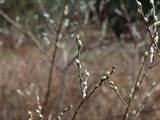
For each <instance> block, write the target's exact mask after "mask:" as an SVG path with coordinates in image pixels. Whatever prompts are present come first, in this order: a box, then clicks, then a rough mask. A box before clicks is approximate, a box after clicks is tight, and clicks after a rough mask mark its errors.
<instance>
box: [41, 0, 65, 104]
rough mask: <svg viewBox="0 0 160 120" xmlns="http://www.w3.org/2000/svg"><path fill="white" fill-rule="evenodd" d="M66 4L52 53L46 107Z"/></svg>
mask: <svg viewBox="0 0 160 120" xmlns="http://www.w3.org/2000/svg"><path fill="white" fill-rule="evenodd" d="M66 4H67V0H65V1H64V6H63V13H62V17H61V18H60V23H59V27H58V30H57V34H56V40H55V45H54V50H53V53H52V58H51V65H50V68H49V75H48V80H47V81H48V83H47V91H46V94H45V100H44V103H43V105H44V107H47V104H48V100H49V97H50V90H51V84H52V78H53V71H54V66H55V60H56V56H57V50H58V46H57V43H58V41H59V39H60V37H59V35H60V33H61V31H62V27H63V21H64V17H65V14H64V10H65V6H66Z"/></svg>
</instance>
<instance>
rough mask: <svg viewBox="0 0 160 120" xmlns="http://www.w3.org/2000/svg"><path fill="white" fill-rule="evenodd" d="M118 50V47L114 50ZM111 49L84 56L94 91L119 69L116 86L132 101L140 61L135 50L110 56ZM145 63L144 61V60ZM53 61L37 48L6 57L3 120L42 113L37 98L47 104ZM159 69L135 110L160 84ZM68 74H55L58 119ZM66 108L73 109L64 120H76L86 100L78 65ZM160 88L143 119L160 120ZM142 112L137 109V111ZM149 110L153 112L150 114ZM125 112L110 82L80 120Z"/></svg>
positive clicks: (0, 104)
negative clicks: (156, 83) (82, 95)
mask: <svg viewBox="0 0 160 120" xmlns="http://www.w3.org/2000/svg"><path fill="white" fill-rule="evenodd" d="M112 47H114V45H113V46H112ZM109 48H110V47H109V46H108V47H105V48H101V49H95V50H93V51H88V52H86V53H85V54H83V56H82V63H83V64H84V65H85V67H86V68H87V69H88V70H89V71H90V73H91V77H90V79H89V89H90V88H91V87H92V86H93V85H94V83H96V81H98V80H99V78H100V76H101V75H102V74H103V73H104V72H105V70H110V69H111V67H112V65H113V64H116V65H117V70H116V73H114V75H113V76H112V80H113V81H115V82H116V84H117V86H118V87H119V89H120V92H121V93H122V95H123V96H124V97H125V98H127V95H128V93H129V90H130V88H131V87H132V86H133V84H134V82H135V78H134V71H135V70H136V73H137V70H138V68H139V64H140V63H139V62H138V63H135V61H134V52H132V51H134V50H131V51H130V49H134V48H133V46H129V48H125V49H118V50H113V51H112V52H109V53H108V52H107V51H108V49H109ZM63 57H64V56H63V54H62V53H60V52H59V56H58V58H57V62H56V65H57V66H60V65H63V64H64V63H63V61H62V58H63ZM139 61H140V60H139ZM48 68H49V61H47V60H46V59H44V56H43V55H42V54H41V53H40V52H39V51H38V50H37V49H35V48H27V50H26V52H25V53H23V54H19V53H17V52H14V51H7V52H6V53H5V54H1V57H0V92H1V94H0V119H1V120H24V119H27V111H28V110H31V111H32V112H34V111H35V109H36V103H37V101H36V96H37V93H39V96H40V100H41V102H42V101H43V100H44V93H45V91H46V86H47V77H48ZM159 70H160V67H159V64H158V65H157V66H156V67H155V68H153V70H151V71H150V73H149V74H148V75H147V78H146V79H145V81H144V83H143V84H142V89H141V90H140V92H139V93H138V96H137V98H136V100H135V103H134V104H135V105H138V104H139V103H140V100H141V99H142V98H143V97H144V95H145V94H144V93H145V91H147V90H148V89H149V87H150V85H151V83H152V81H156V80H159V79H160V74H159ZM62 75H63V74H62V73H61V71H60V69H56V70H55V71H54V79H53V85H52V86H53V89H52V91H51V98H52V99H51V101H50V102H52V103H53V104H52V105H50V108H51V109H52V113H53V116H52V117H53V118H55V112H56V109H57V106H58V103H59V93H60V85H61V79H62V77H63V76H62ZM65 83H66V87H65V94H64V103H63V105H62V106H63V107H64V106H67V105H69V104H72V105H73V108H72V109H71V110H70V111H69V112H68V113H66V114H65V115H64V120H70V118H71V116H72V115H73V112H74V110H75V107H76V105H77V104H78V102H79V101H80V90H79V84H78V81H77V71H76V65H75V64H73V65H72V66H71V68H70V69H69V71H68V74H67V79H66V82H65ZM159 89H160V86H157V87H156V89H155V91H154V92H153V95H152V96H151V97H150V98H149V100H148V103H147V105H146V107H145V108H144V112H143V114H142V115H141V117H140V119H143V120H160V118H159V117H160V116H159V109H157V110H152V109H154V108H156V107H159V105H160V102H159V95H160V94H159V91H160V90H159ZM133 109H136V107H133ZM146 110H148V111H149V112H146ZM123 112H124V106H123V105H122V103H121V101H120V100H119V98H118V97H117V96H116V94H115V93H114V91H113V90H112V89H111V88H110V87H109V85H108V84H107V83H105V84H104V85H103V86H102V87H101V88H100V89H99V90H98V91H97V92H96V93H95V94H94V95H93V96H92V97H91V98H90V99H89V100H88V101H87V102H86V103H85V104H84V105H83V106H82V108H81V109H80V111H79V113H78V115H77V120H106V119H107V120H119V119H120V117H112V116H115V115H116V116H117V115H121V114H122V113H123Z"/></svg>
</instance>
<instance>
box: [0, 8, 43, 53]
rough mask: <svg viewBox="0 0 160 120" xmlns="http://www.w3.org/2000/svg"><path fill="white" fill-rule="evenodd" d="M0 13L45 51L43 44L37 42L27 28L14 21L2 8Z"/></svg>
mask: <svg viewBox="0 0 160 120" xmlns="http://www.w3.org/2000/svg"><path fill="white" fill-rule="evenodd" d="M0 15H1V16H2V17H3V18H4V19H5V20H6V21H7V22H9V23H10V24H11V25H13V26H14V27H15V28H17V29H18V30H19V31H20V32H22V33H24V34H25V35H27V36H29V37H30V38H31V40H32V41H33V42H34V43H35V44H36V46H37V47H38V48H39V49H40V50H41V51H42V52H43V53H45V48H44V47H43V45H42V44H41V43H40V42H39V40H38V39H37V38H36V36H35V35H34V34H33V33H32V32H31V31H30V30H28V29H25V28H24V27H22V26H21V25H20V24H19V23H18V22H16V21H14V20H13V19H12V18H10V17H9V16H8V15H7V14H6V13H5V12H4V11H3V10H2V9H0Z"/></svg>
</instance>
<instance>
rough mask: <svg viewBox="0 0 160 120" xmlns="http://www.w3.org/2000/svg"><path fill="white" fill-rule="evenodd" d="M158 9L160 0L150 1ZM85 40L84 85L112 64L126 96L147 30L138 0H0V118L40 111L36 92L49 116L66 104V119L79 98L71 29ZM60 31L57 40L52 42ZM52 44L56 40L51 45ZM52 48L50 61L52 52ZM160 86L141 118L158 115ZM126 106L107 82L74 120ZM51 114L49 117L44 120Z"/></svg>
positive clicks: (17, 118) (151, 76) (113, 115)
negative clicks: (49, 81)
mask: <svg viewBox="0 0 160 120" xmlns="http://www.w3.org/2000/svg"><path fill="white" fill-rule="evenodd" d="M140 1H141V3H142V5H143V10H144V14H145V16H146V17H147V19H148V22H149V25H152V24H153V23H154V19H153V16H152V10H151V9H152V6H151V4H150V1H149V0H140ZM155 9H156V14H157V16H158V18H159V16H160V1H159V0H155ZM77 34H79V35H80V39H81V40H82V42H83V48H82V51H81V63H82V64H83V65H84V66H85V68H86V69H87V70H88V71H89V73H90V77H89V81H88V91H90V89H91V88H92V87H93V86H94V85H95V83H97V81H98V80H99V79H100V77H101V75H102V74H103V73H104V72H105V71H106V70H110V69H111V68H112V66H113V65H114V64H116V65H117V69H116V72H115V73H114V75H113V76H112V80H113V81H115V82H116V84H117V86H118V87H119V90H120V93H121V94H122V96H124V98H126V99H127V96H128V94H129V92H130V88H131V87H132V86H133V85H134V83H135V79H136V76H137V73H138V68H139V66H140V62H141V59H142V56H143V53H144V51H145V50H146V48H147V46H148V45H149V43H150V36H149V33H148V31H147V28H146V26H145V24H144V22H143V19H142V18H141V16H140V15H139V14H138V12H137V5H136V2H135V0H0V106H1V108H0V119H1V120H23V119H27V112H28V111H32V112H33V116H34V117H33V118H34V119H38V118H37V113H36V108H37V104H39V103H38V102H37V96H39V98H40V100H39V101H40V104H43V101H45V97H46V96H45V95H46V91H47V89H48V87H47V86H48V80H49V78H48V77H49V76H50V71H51V66H52V67H53V68H54V69H53V71H51V76H52V77H51V81H52V82H51V83H50V89H49V91H50V95H49V99H48V106H47V107H46V109H47V112H48V114H49V115H48V114H47V115H46V116H45V117H46V119H47V118H48V116H50V117H49V118H51V120H52V119H53V120H54V119H55V118H56V116H57V114H58V113H59V112H60V111H62V110H63V108H64V107H66V106H68V105H72V108H71V110H70V111H68V112H67V113H65V114H64V117H63V119H64V120H70V119H71V117H72V115H73V112H74V110H75V108H76V106H77V105H78V103H79V102H80V100H81V93H80V88H79V81H78V77H77V76H78V73H77V68H76V64H75V63H74V61H75V55H76V51H77V45H76V42H75V37H76V35H77ZM57 38H58V42H57ZM55 44H56V45H55ZM55 47H57V51H56V57H55V62H54V64H53V63H52V62H51V60H52V59H53V57H52V55H53V51H54V50H55ZM159 70H160V67H159V66H158V65H156V66H155V67H154V68H153V69H152V70H151V71H150V72H149V73H148V74H147V76H146V78H145V81H144V83H143V84H142V89H141V90H140V91H139V92H138V95H137V97H136V99H135V103H134V104H133V108H132V110H131V111H130V113H131V114H132V113H134V110H138V109H139V105H140V104H141V102H142V101H143V98H144V95H145V94H146V91H148V90H149V89H150V87H151V84H152V83H153V82H154V81H157V80H159V79H160V75H159ZM159 90H160V86H159V85H157V86H156V87H155V89H154V92H153V94H152V95H151V97H150V98H149V99H148V100H147V103H146V104H145V107H144V109H143V111H142V114H141V115H140V117H139V118H138V119H140V120H142V119H143V120H160V116H159V115H160V114H159V112H160V107H159V105H160V102H159V96H160V94H159ZM124 110H125V107H124V106H123V104H122V103H121V101H120V100H119V98H118V97H117V96H116V94H115V93H114V91H113V90H112V89H111V88H110V86H109V85H108V84H107V83H105V84H104V85H102V87H101V88H100V89H99V90H98V91H97V92H96V93H95V94H94V95H93V96H92V97H91V98H90V99H89V100H88V101H87V102H86V103H85V104H84V105H83V106H82V108H81V109H80V111H79V113H78V115H77V119H78V120H119V119H120V118H121V116H122V115H123V112H124ZM49 118H48V119H49Z"/></svg>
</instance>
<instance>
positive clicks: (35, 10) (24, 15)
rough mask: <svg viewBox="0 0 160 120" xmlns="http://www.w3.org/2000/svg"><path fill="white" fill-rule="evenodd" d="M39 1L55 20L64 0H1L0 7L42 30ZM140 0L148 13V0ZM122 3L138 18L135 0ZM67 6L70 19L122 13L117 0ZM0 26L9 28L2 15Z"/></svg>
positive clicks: (86, 0)
mask: <svg viewBox="0 0 160 120" xmlns="http://www.w3.org/2000/svg"><path fill="white" fill-rule="evenodd" d="M39 1H41V3H42V4H43V7H44V8H45V11H46V12H47V13H48V14H49V15H50V17H51V19H53V20H54V21H55V22H57V21H58V16H59V15H60V13H61V10H62V6H63V2H64V0H1V2H0V8H1V9H2V10H3V11H4V12H5V13H6V14H7V15H9V16H10V17H11V18H12V19H13V20H15V21H17V22H19V23H21V25H23V26H25V27H26V26H27V27H29V28H30V29H31V30H32V31H34V32H35V31H43V29H45V23H44V21H45V18H44V16H43V14H42V12H41V11H40V7H39ZM141 2H142V4H143V9H144V12H145V14H146V15H147V14H149V11H150V7H151V5H150V3H149V0H148V1H146V0H141ZM105 4H106V5H105ZM124 4H125V7H126V9H127V11H128V13H129V15H130V16H131V18H132V19H133V20H134V21H135V20H138V19H139V18H138V17H137V16H138V15H137V7H136V4H135V1H134V0H124ZM159 4H160V1H158V0H156V5H155V6H156V8H157V10H158V9H159V7H158V6H159ZM68 6H69V9H70V11H71V12H70V14H69V15H68V17H69V19H70V21H78V22H83V19H85V14H87V11H88V12H92V15H91V16H94V15H95V14H101V15H98V16H99V17H103V20H104V19H107V17H104V16H106V14H108V13H106V12H108V11H109V12H114V11H118V12H119V13H122V14H123V12H122V10H121V8H120V2H119V0H80V1H77V0H69V4H68ZM106 7H108V9H107V11H105V10H104V9H106ZM98 9H99V10H98ZM100 10H101V11H103V10H104V12H102V13H100V12H99V11H100ZM96 12H97V13H96ZM98 12H99V13H98ZM91 16H90V17H91ZM109 17H116V15H111V16H109ZM116 19H117V18H116ZM90 20H91V19H90ZM95 23H96V22H95ZM0 28H10V24H9V23H8V22H6V21H5V20H4V18H3V17H0Z"/></svg>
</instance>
